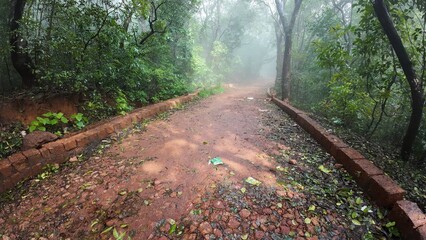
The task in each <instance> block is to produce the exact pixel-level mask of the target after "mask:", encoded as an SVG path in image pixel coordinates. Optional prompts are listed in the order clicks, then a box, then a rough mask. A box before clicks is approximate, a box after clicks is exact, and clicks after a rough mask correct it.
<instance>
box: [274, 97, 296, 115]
mask: <svg viewBox="0 0 426 240" xmlns="http://www.w3.org/2000/svg"><path fill="white" fill-rule="evenodd" d="M272 101H273V102H274V103H275V104H276V105H277V106H278V107H279V108H281V109H282V110H283V111H284V112H286V113H287V114H288V115H289V116H290V117H291V118H293V119H296V118H297V112H296V110H295V108H292V107H291V106H290V105H288V104H286V103H284V102H283V101H281V100H279V99H277V98H273V99H272Z"/></svg>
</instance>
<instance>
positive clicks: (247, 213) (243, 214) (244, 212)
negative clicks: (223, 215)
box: [240, 209, 250, 218]
mask: <svg viewBox="0 0 426 240" xmlns="http://www.w3.org/2000/svg"><path fill="white" fill-rule="evenodd" d="M240 216H241V217H242V218H248V217H249V216H250V211H249V210H247V209H243V210H241V211H240Z"/></svg>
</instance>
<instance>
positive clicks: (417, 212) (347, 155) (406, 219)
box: [268, 91, 426, 240]
mask: <svg viewBox="0 0 426 240" xmlns="http://www.w3.org/2000/svg"><path fill="white" fill-rule="evenodd" d="M268 96H269V97H271V99H272V101H273V102H274V103H275V104H276V105H277V106H278V107H280V108H281V109H282V110H284V111H285V112H286V113H287V114H288V115H289V116H290V117H291V118H292V119H293V120H294V121H295V122H296V123H297V124H299V125H300V126H301V127H302V128H303V129H304V130H305V131H306V132H308V133H309V134H310V135H311V136H312V138H314V139H315V140H316V141H317V142H318V143H319V144H320V145H321V146H322V147H323V148H324V149H325V150H326V151H327V152H328V153H330V155H332V156H333V157H334V159H336V161H337V162H339V163H341V164H342V165H343V167H344V168H345V169H346V170H347V172H348V173H349V174H350V175H351V176H352V177H353V178H354V179H355V181H356V182H357V184H358V185H359V186H360V187H361V188H362V189H363V190H364V192H365V193H366V194H367V195H368V196H369V197H370V198H371V199H372V200H373V201H374V202H376V203H377V205H378V206H380V207H383V208H387V209H391V211H390V213H389V214H388V217H389V218H390V219H391V220H392V221H395V222H396V226H397V228H398V229H399V231H400V232H401V234H402V236H403V237H404V239H410V240H417V239H419V240H420V239H421V240H426V216H425V214H424V213H423V212H422V211H421V209H420V208H419V207H418V206H417V204H416V203H414V202H410V201H407V200H403V198H404V195H405V190H404V189H402V188H401V187H400V186H399V185H398V184H396V183H395V182H394V181H393V180H392V179H391V178H390V177H389V176H388V175H386V174H385V173H384V172H383V171H382V170H381V169H380V168H378V167H376V166H375V165H374V163H372V162H371V161H369V160H367V159H366V158H365V157H364V156H363V155H362V154H361V153H360V152H358V151H357V150H355V149H353V148H351V147H349V146H348V145H347V144H345V143H344V142H343V141H342V140H341V139H340V138H338V137H337V136H334V135H332V134H330V133H328V132H327V130H326V129H325V128H323V127H322V126H320V125H319V124H318V123H317V122H316V121H315V120H313V119H312V118H310V117H309V116H308V115H307V114H306V113H305V112H303V111H301V110H299V109H297V108H295V107H293V106H291V105H290V104H289V103H287V102H283V101H281V100H279V99H277V98H276V97H275V96H273V95H271V94H270V92H269V91H268Z"/></svg>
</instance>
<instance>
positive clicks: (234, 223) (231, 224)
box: [228, 217, 240, 229]
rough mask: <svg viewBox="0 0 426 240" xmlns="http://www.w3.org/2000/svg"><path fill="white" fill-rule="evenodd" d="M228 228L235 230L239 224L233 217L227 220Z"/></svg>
mask: <svg viewBox="0 0 426 240" xmlns="http://www.w3.org/2000/svg"><path fill="white" fill-rule="evenodd" d="M228 226H229V227H230V228H232V229H236V228H238V227H239V226H240V222H238V221H237V219H235V218H234V217H232V218H230V219H229V222H228Z"/></svg>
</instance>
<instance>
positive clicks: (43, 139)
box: [21, 131, 58, 151]
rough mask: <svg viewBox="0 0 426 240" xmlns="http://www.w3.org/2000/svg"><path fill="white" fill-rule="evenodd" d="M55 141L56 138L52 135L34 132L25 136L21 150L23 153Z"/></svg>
mask: <svg viewBox="0 0 426 240" xmlns="http://www.w3.org/2000/svg"><path fill="white" fill-rule="evenodd" d="M56 139H58V136H57V135H55V134H53V133H50V132H43V131H34V132H32V133H30V134H27V135H25V137H24V139H23V141H22V148H21V149H22V151H25V150H28V149H31V148H40V147H41V146H42V145H43V144H45V143H48V142H52V141H55V140H56Z"/></svg>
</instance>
